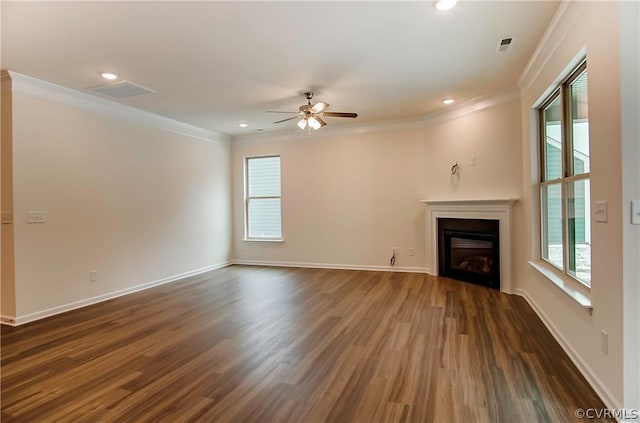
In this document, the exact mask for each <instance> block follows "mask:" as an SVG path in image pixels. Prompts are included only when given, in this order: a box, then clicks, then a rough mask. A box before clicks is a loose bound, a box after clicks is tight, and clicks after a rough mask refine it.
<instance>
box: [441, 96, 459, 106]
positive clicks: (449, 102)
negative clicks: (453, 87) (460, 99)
mask: <svg viewBox="0 0 640 423" xmlns="http://www.w3.org/2000/svg"><path fill="white" fill-rule="evenodd" d="M455 102H456V101H455V100H454V99H452V98H445V99H444V100H442V103H443V104H446V105H447V106H448V105H449V104H453V103H455Z"/></svg>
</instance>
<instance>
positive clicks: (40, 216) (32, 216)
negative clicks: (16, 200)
mask: <svg viewBox="0 0 640 423" xmlns="http://www.w3.org/2000/svg"><path fill="white" fill-rule="evenodd" d="M45 221H46V213H45V212H43V211H36V210H29V211H27V223H44V222H45Z"/></svg>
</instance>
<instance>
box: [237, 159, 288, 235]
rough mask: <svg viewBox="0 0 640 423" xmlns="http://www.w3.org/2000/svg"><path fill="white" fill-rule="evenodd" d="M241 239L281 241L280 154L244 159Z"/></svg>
mask: <svg viewBox="0 0 640 423" xmlns="http://www.w3.org/2000/svg"><path fill="white" fill-rule="evenodd" d="M244 192H245V238H246V239H256V240H281V239H282V222H281V217H280V156H264V157H247V158H245V187H244Z"/></svg>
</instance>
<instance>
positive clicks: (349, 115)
mask: <svg viewBox="0 0 640 423" xmlns="http://www.w3.org/2000/svg"><path fill="white" fill-rule="evenodd" d="M322 116H328V117H344V118H356V117H358V114H357V113H345V112H324V113H323V114H322Z"/></svg>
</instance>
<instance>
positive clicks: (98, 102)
mask: <svg viewBox="0 0 640 423" xmlns="http://www.w3.org/2000/svg"><path fill="white" fill-rule="evenodd" d="M8 73H9V74H10V76H11V83H12V88H11V91H12V92H17V93H22V94H28V95H31V96H34V97H38V98H42V99H46V100H51V101H54V102H57V103H62V104H66V105H68V106H72V107H78V108H80V109H84V110H89V111H92V112H96V113H100V114H104V115H108V116H111V117H114V118H117V119H122V120H126V121H129V122H133V123H138V124H141V125H145V126H149V127H153V128H156V129H161V130H164V131H168V132H173V133H175V134H179V135H184V136H188V137H191V138H197V139H200V140H204V141H209V142H220V143H227V142H228V141H229V136H228V135H225V134H221V133H217V132H213V131H209V130H206V129H202V128H199V127H197V126H193V125H189V124H187V123H184V122H180V121H177V120H174V119H170V118H167V117H164V116H160V115H156V114H154V113H150V112H146V111H143V110H140V109H137V108H135V107H131V106H127V105H124V104H121V103H117V102H115V101H111V100H107V99H105V98H101V97H97V96H95V95H91V94H87V93H83V92H81V91H77V90H73V89H71V88H67V87H63V86H61V85H57V84H53V83H51V82H46V81H42V80H40V79H36V78H33V77H30V76H27V75H23V74H20V73H17V72H12V71H9V72H8ZM3 79H4V74H3Z"/></svg>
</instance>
